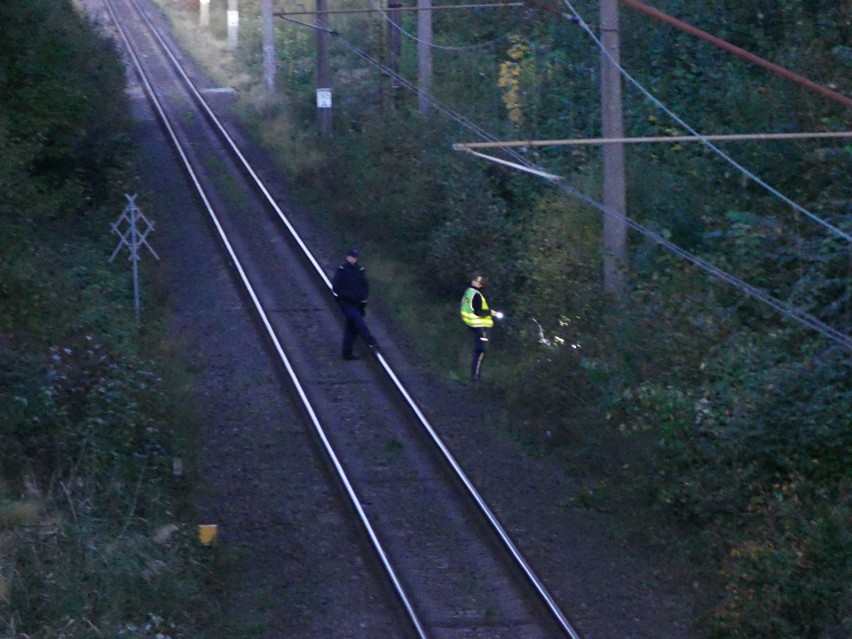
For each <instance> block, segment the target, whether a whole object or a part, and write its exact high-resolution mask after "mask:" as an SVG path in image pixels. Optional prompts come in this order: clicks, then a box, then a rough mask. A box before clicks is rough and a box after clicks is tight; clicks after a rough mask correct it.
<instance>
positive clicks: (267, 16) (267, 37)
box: [261, 0, 275, 93]
mask: <svg viewBox="0 0 852 639" xmlns="http://www.w3.org/2000/svg"><path fill="white" fill-rule="evenodd" d="M261 14H262V21H263V75H264V76H265V79H266V89H267V90H268V91H269V92H270V93H275V27H274V26H273V24H272V0H262V2H261Z"/></svg>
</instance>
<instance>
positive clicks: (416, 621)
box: [104, 0, 428, 639]
mask: <svg viewBox="0 0 852 639" xmlns="http://www.w3.org/2000/svg"><path fill="white" fill-rule="evenodd" d="M130 2H131V4H133V5H134V7H135V8H136V10H137V11H138V12H139V14H140V15H141V16H142V18H143V19H144V20H145V22H146V24H147V25H148V28H149V29H150V30H151V33H153V34H155V35H156V36H157V38H158V39H159V34H157V32H156V29H154V27H153V25H152V24H151V22H150V20H149V19H148V17H147V16H146V15H145V14H144V12H143V11H142V9H141V8H140V7H139V5H138V4H137V3H136V0H130ZM104 3H105V4H106V6H107V8H108V10H109V12H110V15H111V17H112V19H113V22H114V23H115V25H116V29H117V30H118V32H119V34H120V35H121V38H122V40H123V41H124V44H125V46H126V47H127V50H128V52H129V54H130V56H131V58H132V59H133V64H134V67H135V69H136V73H137V75H138V76H139V77H140V80H141V81H142V83H143V85H144V87H145V92H146V94H147V95H148V97H149V99H150V100H151V102H152V103H153V104H154V106H155V109H156V111H157V114H158V116H159V117H160V121H161V122H162V123H163V125H164V126H165V127H166V129H167V131H168V134H169V138H170V140H171V142H172V144H173V145H174V147H175V149H176V150H177V152H178V154H179V155H180V158H181V160H182V163H183V166H184V169H185V170H186V172H187V174H188V175H189V177H190V179H191V180H192V183H193V185H194V186H195V189H196V191H197V192H198V195H199V196H200V197H201V199H202V201H203V203H204V206H205V208H206V209H207V212H208V214H209V216H210V219H211V220H212V221H213V224H214V225H215V227H216V230H217V232H218V234H219V237H220V239H221V240H222V243H223V244H224V246H225V249H226V250H227V252H228V255H229V256H230V258H231V260H232V262H233V264H234V267H235V268H236V269H237V272H238V273H239V275H240V279H241V280H242V282H243V285H244V287H245V290H246V292H247V293H248V294H249V296H250V298H251V300H252V303H253V304H254V307H255V310H256V311H257V313H258V315H259V316H260V319H261V321H262V322H263V325H264V327H265V328H266V332H267V334H268V335H269V338H270V339H271V340H272V343H273V345H274V347H275V351H276V352H277V353H278V356H279V358H280V360H281V362H282V364H283V365H284V367H285V369H286V370H287V374H288V376H289V377H290V381H291V383H292V384H293V387H294V388H295V390H296V392H297V394H298V396H299V399H300V400H301V403H302V406H303V408H304V409H305V412H306V413H307V414H308V417H309V418H310V420H311V424H312V425H313V427H314V430H315V431H316V433H317V435H318V436H319V438H320V440H321V441H322V444H323V447H324V449H325V452H326V454H327V455H328V458H329V460H330V461H331V462H332V464H333V466H334V469H335V471H336V472H337V475H338V477H339V479H340V481H341V483H342V484H343V486H344V488H345V489H346V493H347V495H348V497H349V500H350V503H351V504H352V506H353V507H354V508H355V510H356V512H357V513H358V517H359V518H360V520H361V523H362V525H363V526H364V529H365V530H366V532H367V535H368V536H369V538H370V542H371V543H372V545H373V549H374V550H375V552H376V554H377V555H378V557H379V559H380V561H381V563H382V565H383V567H384V569H385V571H386V573H387V575H388V577H389V578H390V580H391V582H392V583H393V586H394V589H395V590H396V593H397V596H398V597H399V599H400V601H401V602H402V605H403V607H404V608H405V610H406V613H407V614H408V618H409V621H411V623H412V625H413V626H414V629H415V630H416V632H417V635H418V636H419V637H420V638H421V639H428V635H427V634H426V631H425V629H424V626H423V623H422V622H421V620H420V618H419V617H418V616H417V613H416V612H415V610H414V606H413V604H412V602H411V599H410V597H409V596H408V595H407V593H406V592H405V590H404V588H403V586H402V582H401V581H400V579H399V577H398V576H397V574H396V571H395V570H394V568H393V565H392V564H391V562H390V560H389V558H388V555H387V553H386V552H385V550H384V548H383V547H382V544H381V542H380V541H379V538H378V536H377V535H376V532H375V530H374V529H373V526H372V524H371V523H370V520H369V518H368V517H367V514H366V512H365V511H364V508H363V506H362V504H361V500H360V498H359V497H358V495H357V493H356V491H355V488H354V487H353V485H352V482H351V481H350V480H349V477H348V475H347V474H346V471H345V470H344V468H343V465H342V464H341V463H340V460H339V458H338V456H337V454H336V453H335V452H334V448H333V447H332V445H331V442H330V441H329V439H328V436H327V435H326V432H325V429H324V428H323V427H322V424H321V423H320V421H319V418H318V417H317V414H316V412H315V410H314V408H313V406H312V404H311V402H310V399H309V398H308V396H307V393H306V392H305V390H304V387H303V386H302V384H301V381H300V380H299V378H298V376H297V375H296V372H295V370H294V369H293V366H292V365H291V363H290V360H289V358H288V357H287V354H286V353H285V352H284V348H283V347H282V345H281V342H280V341H279V339H278V336H277V335H276V334H275V330H274V329H273V328H272V324H271V322H270V321H269V317H268V316H267V314H266V311H265V310H264V308H263V305H262V304H261V302H260V299H259V298H258V296H257V293H256V292H255V290H254V287H252V285H251V282H250V280H249V278H248V275H247V274H246V272H245V269H244V268H243V266H242V263H241V262H240V260H239V258H238V257H237V254H236V252H235V251H234V249H233V247H232V245H231V243H230V241H229V240H228V236H227V234H226V233H225V231H224V229H223V228H222V225H221V224H220V222H219V218H218V217H217V215H216V211H215V210H214V208H213V206H212V204H211V203H210V200H209V198H208V197H207V194H206V193H205V191H204V187H203V186H202V185H201V181H200V180H199V178H198V175H197V174H196V172H195V170H194V169H193V167H192V163H191V162H190V160H189V158H188V157H187V155H186V153H185V152H184V150H183V147H182V145H181V143H180V140H179V139H178V137H177V134H176V133H175V130H174V128H173V126H172V123H171V121H170V120H169V118H168V116H167V115H166V113H165V110H164V109H163V107H162V104H161V103H160V100H159V98H158V97H157V95H156V92H155V91H154V89H153V86H152V85H151V83H150V81H149V80H148V77H147V75H146V74H145V71H144V69H143V68H142V65H141V63H140V61H139V58H138V55H137V53H136V50H135V48H134V47H133V44H132V42H131V41H130V38H129V37H128V36H127V34H126V32H125V31H124V28H123V27H122V26H121V23H120V21H119V20H118V16H117V15H116V14H115V11H114V9H113V7H112V0H104Z"/></svg>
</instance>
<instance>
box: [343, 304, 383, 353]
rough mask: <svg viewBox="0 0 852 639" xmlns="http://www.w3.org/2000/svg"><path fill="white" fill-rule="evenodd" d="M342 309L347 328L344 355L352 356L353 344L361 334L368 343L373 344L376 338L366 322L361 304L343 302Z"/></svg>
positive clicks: (344, 333)
mask: <svg viewBox="0 0 852 639" xmlns="http://www.w3.org/2000/svg"><path fill="white" fill-rule="evenodd" d="M340 310H341V312H342V313H343V316H344V317H345V318H346V328H345V329H344V330H343V348H342V350H343V357H352V346H353V345H354V344H355V338H356V337H358V336H359V335H360V336H361V339H363V340H364V341H365V342H366V343H367V345H369V346H373V345H374V344H375V343H376V340H375V339H374V338H373V335H372V333H370V329H369V328H367V324H366V322H364V315H363V312H364V311H363V308H362V307H361V305H360V304H351V303H349V302H341V303H340Z"/></svg>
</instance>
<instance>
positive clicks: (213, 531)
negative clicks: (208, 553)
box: [198, 524, 219, 546]
mask: <svg viewBox="0 0 852 639" xmlns="http://www.w3.org/2000/svg"><path fill="white" fill-rule="evenodd" d="M218 533H219V527H218V526H217V525H216V524H201V525H200V526H199V527H198V540H199V541H200V542H201V543H202V544H204V545H205V546H209V545H210V544H212V543H213V542H214V541H216V536H217V535H218Z"/></svg>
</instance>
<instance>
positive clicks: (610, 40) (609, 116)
mask: <svg viewBox="0 0 852 639" xmlns="http://www.w3.org/2000/svg"><path fill="white" fill-rule="evenodd" d="M600 13H601V43H602V45H603V48H604V51H605V52H606V53H604V54H602V57H601V120H602V126H603V137H605V138H621V137H623V136H624V133H623V129H624V126H623V122H622V106H621V74H620V72H619V69H618V65H619V60H620V55H619V49H620V42H619V26H618V0H600ZM625 200H626V197H625V180H624V145H623V144H621V143H614V144H606V145H604V147H603V205H604V208H605V209H606V210H607V211H608V212H609V213H605V214H604V220H603V279H604V292H605V293H606V294H608V295H611V296H612V297H613V298H615V299H616V300H623V299H624V297H625V295H626V293H627V268H628V263H627V223H626V221H625V219H624V215H625V208H626V206H625ZM613 214H614V215H613Z"/></svg>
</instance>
